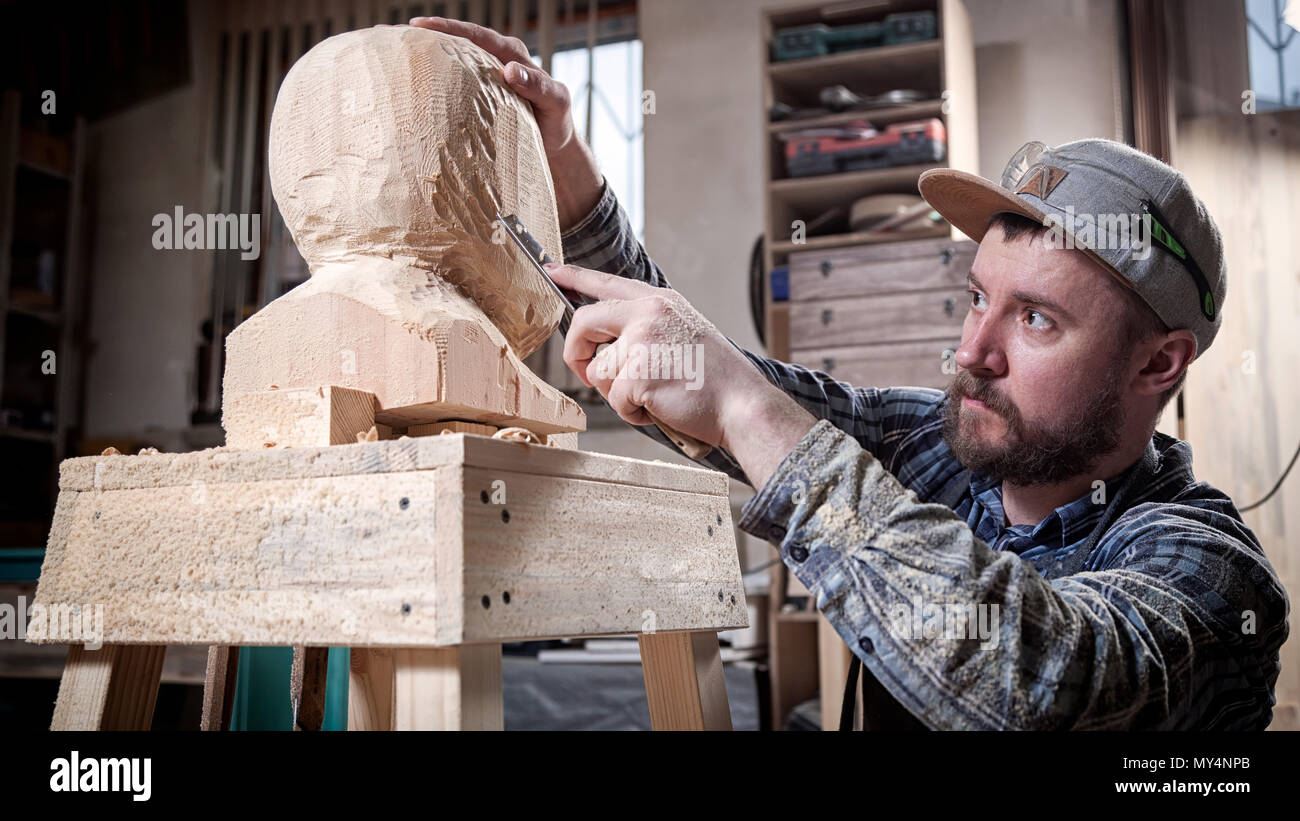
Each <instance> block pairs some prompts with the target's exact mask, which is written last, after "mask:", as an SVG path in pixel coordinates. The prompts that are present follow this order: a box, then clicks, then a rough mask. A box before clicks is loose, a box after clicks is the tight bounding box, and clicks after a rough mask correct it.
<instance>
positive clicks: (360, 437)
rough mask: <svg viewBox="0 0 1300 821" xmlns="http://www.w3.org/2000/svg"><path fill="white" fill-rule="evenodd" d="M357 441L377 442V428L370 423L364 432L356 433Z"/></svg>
mask: <svg viewBox="0 0 1300 821" xmlns="http://www.w3.org/2000/svg"><path fill="white" fill-rule="evenodd" d="M357 441H358V442H378V441H379V428H377V427H375V426H374V425H371V426H370V430H368V431H366V432H365V433H358V434H357Z"/></svg>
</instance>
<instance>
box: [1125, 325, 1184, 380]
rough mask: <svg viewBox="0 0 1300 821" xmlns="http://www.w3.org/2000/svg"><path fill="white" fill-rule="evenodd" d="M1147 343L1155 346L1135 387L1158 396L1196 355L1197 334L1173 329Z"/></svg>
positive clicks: (1139, 372)
mask: <svg viewBox="0 0 1300 821" xmlns="http://www.w3.org/2000/svg"><path fill="white" fill-rule="evenodd" d="M1148 344H1151V345H1154V346H1155V347H1152V348H1151V355H1150V357H1148V359H1147V362H1146V364H1145V365H1144V366H1143V367H1142V370H1140V371H1138V374H1137V377H1136V378H1135V379H1134V381H1133V388H1134V389H1135V390H1136V391H1137V392H1138V393H1140V394H1144V395H1149V396H1158V395H1159V394H1162V393H1164V392H1165V391H1167V390H1169V389H1170V388H1172V387H1173V386H1174V383H1175V382H1177V381H1178V377H1179V376H1181V375H1182V373H1183V371H1184V370H1186V369H1187V366H1188V365H1190V364H1192V360H1193V359H1195V358H1196V337H1195V336H1193V335H1192V332H1191V331H1188V330H1178V331H1170V332H1169V333H1167V334H1161V335H1160V336H1158V337H1157V338H1156V339H1154V340H1152V341H1151V342H1150V343H1148Z"/></svg>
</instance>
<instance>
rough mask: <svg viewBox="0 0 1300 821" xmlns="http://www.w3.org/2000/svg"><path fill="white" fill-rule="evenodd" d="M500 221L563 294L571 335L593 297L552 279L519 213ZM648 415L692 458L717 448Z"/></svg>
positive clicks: (565, 328) (563, 328)
mask: <svg viewBox="0 0 1300 821" xmlns="http://www.w3.org/2000/svg"><path fill="white" fill-rule="evenodd" d="M497 221H498V222H499V223H500V224H501V226H502V227H503V228H504V229H505V231H506V233H507V234H509V235H510V238H511V239H512V240H514V241H515V245H518V246H519V249H520V250H521V251H523V252H524V256H526V257H528V261H529V262H530V263H532V266H533V268H534V269H535V270H536V271H537V273H539V274H541V275H542V279H544V280H546V283H547V284H548V285H550V286H551V289H552V290H554V291H555V293H556V295H557V296H559V298H560V301H561V302H563V303H564V316H563V317H562V318H561V319H560V333H561V334H563V335H565V336H568V333H569V325H570V323H572V322H573V312H574V311H576V310H577V309H578V308H579V307H581V306H583V305H589V304H591V300H588V299H587V298H586V297H584V296H583V295H581V294H577V293H573V292H571V291H567V290H566V289H564V288H561V287H560V286H559V285H556V284H555V280H553V279H551V275H550V274H548V273H547V272H546V269H545V268H543V267H542V266H543V265H545V264H546V263H548V262H550V261H551V258H550V256H548V255H547V253H546V251H544V250H543V249H542V246H541V244H540V243H539V242H538V241H537V240H535V239H533V236H532V234H529V233H528V229H526V228H525V227H524V224H523V223H522V222H520V220H519V218H518V217H516V216H515V215H514V214H511V215H509V216H505V217H503V216H501V214H500V213H499V212H498V213H497ZM646 416H649V417H650V421H651V422H653V423H654V424H655V427H657V428H659V430H661V431H663V434H664V436H667V437H668V438H669V439H670V440H672V443H673V444H674V445H676V446H677V447H679V448H681V450H682V453H685V454H686V455H687V456H689V457H690V458H692V459H702V458H704V457H705V456H707V455H708V454H709V452H710V451H712V450H713V446H712V445H710V444H707V443H705V442H701V441H700V440H698V439H696V438H695V437H693V436H687V435H686V434H684V433H680V432H678V431H676V430H673V429H672V428H671V427H669V426H668V425H666V424H664V423H663V422H660V421H659V419H658V418H657V417H655V415H654V414H653V413H651V412H650V411H649V410H648V409H646Z"/></svg>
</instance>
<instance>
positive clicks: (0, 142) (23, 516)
mask: <svg viewBox="0 0 1300 821" xmlns="http://www.w3.org/2000/svg"><path fill="white" fill-rule="evenodd" d="M24 106H28V107H31V110H26V109H24ZM39 106H40V101H39V100H32V99H26V98H23V97H22V96H21V95H20V94H19V93H18V92H17V91H12V90H7V91H4V92H3V96H2V97H0V456H2V457H3V458H4V460H5V464H6V474H7V475H8V476H10V477H11V478H10V479H9V480H7V481H8V484H7V485H6V489H5V493H4V501H3V503H0V550H5V549H8V548H11V547H23V548H32V547H43V546H44V543H45V533H46V532H47V531H48V529H49V523H50V516H51V514H52V512H53V509H54V496H55V492H56V489H57V480H58V465H59V462H61V461H62V460H63V458H64V457H65V456H66V455H67V449H68V445H69V442H68V439H69V433H70V431H72V430H73V429H74V428H75V427H76V426H77V425H78V424H79V417H80V412H79V409H78V408H79V404H80V398H79V385H80V379H81V373H80V372H81V369H80V367H79V365H80V363H79V358H80V356H79V351H80V344H79V339H78V336H77V334H78V333H80V332H81V328H80V324H81V323H80V322H79V321H78V318H79V317H80V309H81V296H82V290H83V286H82V278H81V266H80V263H79V261H78V251H79V249H80V242H81V232H80V224H81V219H80V214H81V206H80V204H81V190H82V160H83V154H84V152H83V145H84V142H85V122H84V121H83V120H82V119H81V118H77V119H75V120H74V121H73V122H72V123H71V125H70V130H69V133H66V134H60V133H47V132H46V131H45V130H42V129H43V128H44V127H45V124H44V123H39V122H38V123H36V127H33V123H32V120H33V118H34V117H38V116H41V115H33V113H32V112H33V111H34V110H38V108H39ZM24 113H26V114H27V115H28V116H27V117H26V118H24ZM49 352H52V353H53V354H54V356H53V359H52V361H51V359H50V357H49ZM50 364H52V365H53V372H52V373H51V372H50V371H49V370H48V368H49V365H50Z"/></svg>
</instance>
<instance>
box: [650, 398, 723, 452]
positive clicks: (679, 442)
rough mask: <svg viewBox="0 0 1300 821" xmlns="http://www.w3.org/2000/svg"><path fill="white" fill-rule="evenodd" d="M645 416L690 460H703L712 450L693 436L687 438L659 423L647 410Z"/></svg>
mask: <svg viewBox="0 0 1300 821" xmlns="http://www.w3.org/2000/svg"><path fill="white" fill-rule="evenodd" d="M645 415H646V416H649V417H650V421H651V422H654V423H655V427H657V428H659V430H661V431H663V433H664V436H667V437H668V438H669V439H671V440H672V443H673V444H674V445H676V446H677V447H679V448H681V449H682V453H685V454H686V455H687V456H689V457H690V458H692V459H703V458H704V457H705V456H708V455H709V453H710V451H712V450H713V445H709V444H705V443H704V442H701V441H700V440H699V439H696V438H695V437H694V436H687V435H686V434H684V433H680V432H678V431H676V430H673V429H672V428H670V427H668V426H667V425H665V424H664V423H663V422H660V421H659V418H658V417H657V416H655V415H654V414H653V413H651V412H650V411H648V410H647V411H646V412H645Z"/></svg>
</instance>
